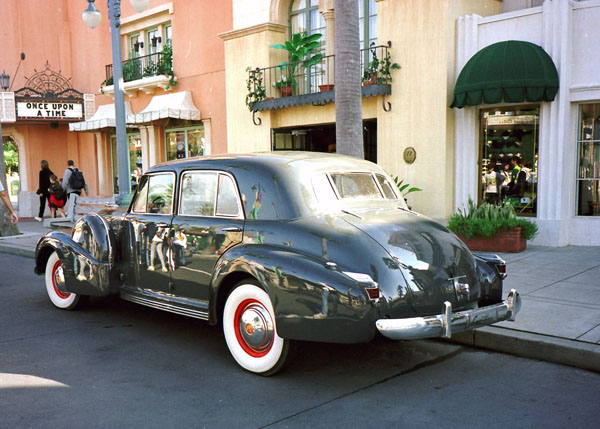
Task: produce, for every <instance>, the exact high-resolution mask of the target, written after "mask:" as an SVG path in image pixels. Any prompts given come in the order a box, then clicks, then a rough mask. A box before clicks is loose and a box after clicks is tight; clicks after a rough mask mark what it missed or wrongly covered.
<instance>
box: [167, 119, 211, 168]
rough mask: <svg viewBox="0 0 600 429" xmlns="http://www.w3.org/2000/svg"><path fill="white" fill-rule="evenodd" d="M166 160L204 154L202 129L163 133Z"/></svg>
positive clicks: (171, 130)
mask: <svg viewBox="0 0 600 429" xmlns="http://www.w3.org/2000/svg"><path fill="white" fill-rule="evenodd" d="M165 136H166V138H165V141H166V142H167V160H169V161H171V160H173V159H182V158H189V157H192V156H202V155H205V154H206V145H205V139H204V127H202V126H200V127H194V128H182V129H170V130H167V131H166V133H165Z"/></svg>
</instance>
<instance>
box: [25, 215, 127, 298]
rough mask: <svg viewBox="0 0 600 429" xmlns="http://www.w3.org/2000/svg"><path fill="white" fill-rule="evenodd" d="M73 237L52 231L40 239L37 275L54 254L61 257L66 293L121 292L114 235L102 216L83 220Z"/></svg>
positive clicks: (36, 257) (75, 228)
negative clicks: (116, 265) (116, 269)
mask: <svg viewBox="0 0 600 429" xmlns="http://www.w3.org/2000/svg"><path fill="white" fill-rule="evenodd" d="M73 231H74V232H73V236H69V235H67V234H65V233H63V232H58V231H52V232H49V233H48V234H46V235H45V236H44V237H42V238H41V239H40V241H39V242H38V244H37V247H36V252H35V261H36V266H35V268H34V272H35V273H36V274H43V273H44V272H45V270H46V264H47V261H48V258H49V257H50V255H51V254H52V252H56V253H57V254H58V257H59V259H60V260H61V262H62V264H63V268H64V273H65V286H64V288H65V290H64V291H63V292H72V293H76V294H81V295H90V296H106V295H109V294H112V293H115V292H116V291H117V289H118V285H119V281H118V274H117V273H116V272H114V270H113V268H114V265H115V264H114V253H113V248H114V242H115V239H114V236H113V234H112V233H111V231H110V228H109V227H108V224H107V223H106V222H105V221H104V220H103V219H102V218H101V217H100V216H98V215H95V214H94V215H86V216H84V217H82V218H81V219H80V220H79V221H78V222H77V223H76V225H75V227H74V228H73Z"/></svg>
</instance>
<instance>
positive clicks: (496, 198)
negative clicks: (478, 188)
mask: <svg viewBox="0 0 600 429" xmlns="http://www.w3.org/2000/svg"><path fill="white" fill-rule="evenodd" d="M498 170H499V168H498V167H497V166H496V165H494V164H493V163H492V162H490V163H489V165H488V170H487V172H486V173H485V176H484V186H485V201H486V202H488V203H490V204H498V203H499V202H500V193H501V186H502V184H503V183H504V175H503V174H502V173H500V171H498Z"/></svg>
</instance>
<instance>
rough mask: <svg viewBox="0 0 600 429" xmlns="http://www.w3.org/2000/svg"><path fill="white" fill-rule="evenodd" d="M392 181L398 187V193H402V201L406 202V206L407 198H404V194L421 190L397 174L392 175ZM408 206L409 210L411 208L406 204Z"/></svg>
mask: <svg viewBox="0 0 600 429" xmlns="http://www.w3.org/2000/svg"><path fill="white" fill-rule="evenodd" d="M394 183H395V184H396V186H397V187H398V190H399V191H400V194H402V197H403V198H404V201H405V202H406V205H407V206H408V200H407V199H406V196H407V195H408V194H410V193H411V192H418V191H422V189H421V188H417V187H416V186H411V185H410V184H409V183H404V179H400V178H399V177H398V176H394ZM408 208H409V209H410V210H412V207H411V206H408Z"/></svg>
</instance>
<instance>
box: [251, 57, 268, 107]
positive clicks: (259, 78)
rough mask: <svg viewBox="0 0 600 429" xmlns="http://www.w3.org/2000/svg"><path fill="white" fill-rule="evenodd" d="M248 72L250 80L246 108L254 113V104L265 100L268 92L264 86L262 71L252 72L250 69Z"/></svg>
mask: <svg viewBox="0 0 600 429" xmlns="http://www.w3.org/2000/svg"><path fill="white" fill-rule="evenodd" d="M246 71H247V72H248V80H246V89H247V90H248V94H246V106H248V110H250V111H252V108H253V106H254V103H256V102H257V101H261V100H264V99H265V96H266V95H267V92H266V90H265V86H264V84H263V81H264V77H263V72H262V70H261V69H259V68H257V69H256V70H251V69H250V67H248V68H247V69H246Z"/></svg>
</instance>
